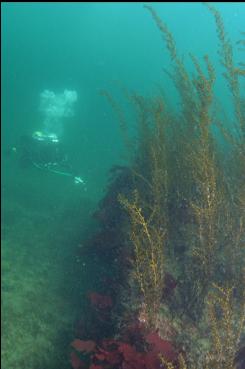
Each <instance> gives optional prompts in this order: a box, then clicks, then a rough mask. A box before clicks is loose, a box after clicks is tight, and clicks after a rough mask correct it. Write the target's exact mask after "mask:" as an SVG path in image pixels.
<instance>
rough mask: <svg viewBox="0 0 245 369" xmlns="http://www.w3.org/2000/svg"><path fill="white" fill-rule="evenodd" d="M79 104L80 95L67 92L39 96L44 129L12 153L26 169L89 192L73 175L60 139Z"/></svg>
mask: <svg viewBox="0 0 245 369" xmlns="http://www.w3.org/2000/svg"><path fill="white" fill-rule="evenodd" d="M76 101H77V92H76V91H72V90H66V89H65V90H64V91H63V92H62V93H55V92H53V91H50V90H44V91H43V92H42V93H41V94H40V107H39V110H40V111H41V112H42V114H43V117H44V119H43V122H42V125H43V129H42V130H41V131H36V132H34V133H33V134H32V135H31V136H28V135H26V136H23V137H21V139H20V142H19V144H18V145H17V146H16V147H12V149H11V150H10V151H11V152H12V153H13V152H14V153H18V154H19V155H20V161H21V164H22V165H23V166H29V165H33V166H34V167H36V168H38V169H41V170H45V171H48V172H52V173H55V174H58V175H62V176H67V177H71V178H72V179H73V180H74V183H75V184H81V185H83V186H84V189H85V190H86V186H85V182H84V180H83V179H82V178H81V177H80V176H77V175H75V174H74V173H73V171H72V168H71V165H70V163H69V160H68V155H67V154H66V152H65V150H64V147H63V145H62V143H61V139H60V138H61V137H62V135H63V131H64V127H63V126H64V121H65V120H66V119H67V118H69V117H72V116H73V115H74V109H73V105H74V103H75V102H76Z"/></svg>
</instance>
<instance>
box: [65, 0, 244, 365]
mask: <svg viewBox="0 0 245 369" xmlns="http://www.w3.org/2000/svg"><path fill="white" fill-rule="evenodd" d="M204 5H205V6H206V8H207V10H208V11H209V12H210V15H211V16H213V19H214V22H215V25H216V30H217V36H218V40H219V50H218V53H219V56H220V62H221V65H222V67H223V69H224V73H223V76H220V75H219V74H218V72H217V70H215V68H214V66H213V64H212V61H211V60H210V58H209V56H208V55H205V56H204V58H203V60H201V61H199V60H198V59H197V58H196V57H195V56H194V55H190V59H191V61H192V64H193V71H194V72H193V73H190V72H189V71H188V69H187V68H186V66H185V64H184V62H183V60H182V57H181V56H180V55H179V54H178V49H177V46H176V43H175V40H174V37H173V35H172V33H171V32H170V30H169V29H168V26H167V25H166V24H165V23H164V21H163V20H162V19H160V17H159V16H158V14H157V13H156V11H155V10H154V9H153V8H152V7H151V6H148V5H147V6H145V8H146V10H147V11H148V12H149V13H150V15H151V16H152V18H153V20H154V22H155V24H156V26H157V27H158V29H159V31H160V34H161V36H162V38H163V41H164V43H165V45H166V50H167V52H168V53H169V56H170V59H171V66H172V70H170V71H167V74H168V77H170V78H171V80H172V82H173V83H174V86H175V88H176V90H177V92H178V95H179V100H180V104H179V105H178V108H176V109H173V106H172V105H171V106H170V105H169V103H168V99H169V98H170V97H169V96H167V94H166V93H162V91H160V93H159V95H158V96H156V97H154V98H152V97H151V98H148V97H143V96H141V95H137V94H132V95H130V94H128V95H127V99H128V103H129V104H130V105H131V107H132V108H133V109H134V111H135V114H134V117H135V122H136V131H137V138H135V137H134V138H132V137H130V134H129V132H128V130H127V119H126V117H125V115H124V112H123V110H122V109H121V108H120V104H118V103H117V102H116V101H115V99H114V98H113V97H112V96H111V95H110V93H109V92H107V91H106V92H103V95H104V96H106V98H107V100H108V101H109V102H110V104H111V105H112V108H113V109H114V111H115V113H116V114H117V116H118V119H119V123H120V126H121V129H122V135H123V138H124V140H125V145H126V148H127V152H128V153H129V160H128V162H127V165H125V167H119V168H116V169H115V170H114V176H113V177H112V180H111V184H110V186H109V189H108V192H107V195H106V197H105V199H104V200H103V201H102V202H101V204H100V208H99V210H98V211H97V213H96V217H97V219H99V222H100V225H101V227H100V230H99V232H98V233H97V234H96V235H95V237H94V238H93V239H92V240H91V242H90V244H89V247H87V249H86V252H87V253H91V256H92V255H95V254H98V253H99V254H100V255H101V257H102V258H103V260H104V262H105V265H107V267H104V268H102V269H101V270H100V272H99V273H98V275H97V276H96V277H97V280H98V291H94V292H92V294H91V295H90V308H91V310H92V311H93V310H96V314H97V320H95V319H91V320H90V321H89V320H88V321H87V322H86V323H85V322H84V323H83V324H84V325H86V329H85V330H84V329H81V326H80V328H79V329H78V330H77V332H76V337H77V338H76V339H75V340H74V341H73V343H72V347H73V350H72V354H71V364H72V367H73V368H76V369H79V368H90V369H103V368H107V369H121V368H122V369H129V368H130V369H158V368H160V367H162V368H165V369H177V368H179V369H238V368H239V369H241V368H244V367H245V361H244V360H245V359H244V357H245V355H244V352H245V332H244V319H245V294H244V282H245V279H244V278H245V270H244V261H245V257H244V256H245V255H244V253H245V249H244V246H245V244H244V239H245V238H244V236H245V229H244V227H245V211H244V209H245V178H244V176H245V141H244V135H245V100H244V95H242V93H244V91H242V89H241V86H242V84H241V82H242V78H244V64H243V63H241V64H240V65H238V66H237V65H236V64H235V62H234V57H233V46H232V43H231V41H230V40H229V38H228V36H227V34H226V32H225V28H224V24H223V20H222V17H221V15H220V13H219V12H218V11H217V10H216V8H215V7H214V6H213V5H211V4H206V3H205V4H204ZM237 45H238V46H239V47H242V46H244V41H243V40H239V41H238V43H237ZM223 77H224V78H225V81H226V85H227V93H228V94H229V100H230V104H231V106H232V107H233V108H232V109H233V114H232V119H231V121H227V119H226V117H225V113H224V111H222V109H220V107H218V103H217V99H216V96H215V93H214V86H215V82H216V79H218V78H223ZM165 96H167V97H168V99H166V98H165ZM92 253H93V254H92ZM103 255H104V256H103ZM105 255H106V256H105ZM93 257H94V258H95V257H96V256H93ZM105 259H106V260H105ZM108 278H109V279H108ZM108 280H109V281H110V282H109V283H108ZM91 304H92V305H91ZM94 316H95V315H93V317H94ZM99 319H101V320H102V321H104V322H105V320H106V321H107V322H108V321H109V322H110V329H109V330H108V329H107V328H106V326H105V325H104V326H103V325H102V326H101V325H100V327H104V328H105V329H104V330H103V332H102V331H101V332H100V334H99V333H98V332H97V331H96V335H93V332H94V331H95V330H94V328H93V327H94V326H95V325H97V324H98V320H99Z"/></svg>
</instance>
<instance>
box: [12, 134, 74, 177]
mask: <svg viewBox="0 0 245 369" xmlns="http://www.w3.org/2000/svg"><path fill="white" fill-rule="evenodd" d="M18 146H19V147H18V148H17V150H18V151H19V152H20V153H19V154H20V162H21V165H22V166H24V167H28V166H30V165H34V166H36V167H38V168H41V169H49V170H52V169H55V168H56V169H60V170H68V171H71V166H70V164H69V163H68V157H67V154H66V153H65V151H64V148H63V145H62V144H61V143H60V142H59V141H57V142H53V141H51V140H47V139H46V140H38V139H36V138H34V137H32V136H27V135H26V136H22V137H21V139H20V143H19V145H18Z"/></svg>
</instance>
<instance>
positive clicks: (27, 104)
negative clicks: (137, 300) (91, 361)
mask: <svg viewBox="0 0 245 369" xmlns="http://www.w3.org/2000/svg"><path fill="white" fill-rule="evenodd" d="M211 4H212V5H214V6H215V7H216V9H217V10H218V11H219V12H220V14H221V16H222V19H223V22H224V25H225V31H226V33H227V35H228V37H229V39H230V42H231V44H232V46H233V47H234V48H233V58H234V64H235V65H240V64H239V63H242V65H243V66H244V61H245V55H244V43H243V44H242V45H241V42H240V43H239V40H241V39H242V38H244V36H242V35H244V31H245V27H244V24H245V5H244V3H243V2H241V3H239V2H233V3H229V2H228V3H225V2H221V3H211ZM144 5H150V6H151V7H152V8H153V9H154V10H155V11H156V13H157V15H158V16H159V18H161V19H162V20H164V22H165V23H166V24H167V26H168V29H169V30H170V31H171V33H172V35H173V37H174V39H175V42H176V47H177V50H178V55H179V56H180V58H181V60H183V61H184V63H185V66H186V68H187V71H188V73H189V75H190V76H193V75H194V73H195V72H196V70H195V67H194V66H193V63H192V61H191V58H190V53H191V54H193V55H195V57H196V58H197V59H198V60H201V59H202V58H203V56H204V55H207V54H208V56H209V60H210V61H211V63H212V65H213V68H214V70H215V73H216V75H217V76H221V77H217V78H216V81H215V84H214V93H215V96H216V98H217V101H216V104H217V110H218V112H219V113H218V115H219V114H221V113H220V111H221V110H222V114H223V115H224V116H225V117H226V120H225V124H226V128H227V129H229V130H230V131H231V132H234V135H236V131H235V128H234V127H233V120H234V115H235V113H236V111H235V110H236V109H235V108H234V107H233V104H232V101H231V97H230V96H231V93H230V91H229V89H227V81H226V79H225V78H222V75H223V73H224V71H225V69H224V66H223V65H222V63H221V62H220V59H221V56H220V55H219V53H218V50H219V45H220V42H219V38H218V36H217V32H216V24H215V20H214V17H213V16H212V15H211V14H210V11H209V10H208V9H207V7H206V6H204V5H203V4H202V3H188V2H184V3H168V2H166V3H154V2H151V3H150V2H149V3H143V2H133V3H127V2H125V3H124V2H118V3H117V2H112V3H107V2H102V3H96V2H84V3H79V2H78V3H76V2H58V3H54V2H50V3H48V2H37V3H34V2H29V3H27V2H18V3H17V2H16V3H15V2H3V3H2V4H1V10H2V12H1V20H2V26H1V31H2V33H1V40H2V45H1V51H2V54H1V55H2V58H1V71H2V79H1V92H2V94H1V96H2V108H1V121H2V182H1V193H2V195H1V198H2V200H3V201H2V208H1V211H2V223H1V229H2V235H1V238H2V325H3V329H2V366H3V369H16V368H19V369H44V368H45V369H58V368H59V369H63V368H64V369H69V368H71V367H72V368H77V369H80V368H82V366H79V365H78V364H77V366H76V364H75V361H76V359H75V358H74V356H73V357H72V359H71V360H70V356H69V355H70V346H69V345H70V342H71V341H72V340H73V339H74V325H75V323H74V322H75V321H76V319H77V316H78V315H79V314H80V311H81V310H82V309H83V306H85V305H86V302H84V301H83V300H82V298H83V296H85V295H86V293H87V291H88V289H89V288H90V287H89V286H90V282H91V281H90V279H92V277H91V275H93V268H94V269H96V266H94V265H92V261H91V260H92V259H91V260H90V261H89V260H85V259H84V260H82V259H81V256H79V257H78V256H77V255H78V253H77V249H81V248H82V247H83V245H84V243H86V240H87V239H88V238H89V237H90V236H91V235H93V234H94V232H95V231H96V230H97V228H98V227H100V226H98V220H95V219H94V217H93V213H94V211H95V209H97V208H98V206H99V204H101V200H102V199H103V198H104V197H105V194H106V193H107V190H108V181H109V178H111V169H112V168H115V166H117V168H125V167H126V166H129V165H130V162H129V159H128V157H129V156H130V154H129V152H128V151H127V150H128V147H127V145H125V142H124V139H123V138H124V133H125V132H122V130H121V128H122V126H123V124H122V121H121V122H120V117H122V116H121V115H120V114H121V110H120V109H122V110H123V111H124V113H125V116H126V119H127V126H128V131H129V134H130V135H131V136H132V137H133V139H132V142H133V143H134V144H135V147H136V146H137V145H136V143H135V142H136V141H137V138H136V136H137V123H136V121H135V120H134V118H135V115H134V113H133V114H132V106H130V104H127V97H128V96H129V95H131V94H134V93H137V94H138V95H140V96H147V97H149V98H152V99H153V98H154V96H155V95H159V93H160V94H161V93H162V90H163V91H164V97H166V102H167V104H169V106H170V107H171V109H172V110H173V111H174V113H176V115H179V112H180V111H181V109H182V105H181V104H182V102H181V98H180V96H179V94H178V91H177V89H176V86H175V85H174V83H173V81H172V79H171V78H170V76H169V74H171V73H172V69H171V68H172V63H173V60H172V59H171V57H170V56H169V52H168V50H167V48H166V45H165V43H164V42H163V39H162V35H161V32H159V27H157V26H156V24H155V22H154V20H153V19H152V16H151V14H150V13H149V11H148V10H147V9H146V8H145V7H144ZM242 46H243V48H242ZM203 65H204V64H202V66H203ZM166 71H168V72H169V74H168V72H167V73H166ZM240 92H241V96H242V98H243V99H244V95H245V82H244V74H243V75H242V76H241V83H240ZM108 95H109V99H108V98H106V97H108ZM110 96H112V97H113V101H116V103H117V104H118V106H120V108H119V110H118V108H117V106H116V107H115V105H114V106H113V102H112V99H110ZM108 100H109V101H108ZM129 100H130V98H129ZM125 101H126V102H125ZM131 102H132V101H131ZM222 114H221V115H222ZM243 114H244V111H243ZM223 115H222V116H223ZM118 116H119V119H118ZM219 117H220V116H219ZM215 129H216V128H214V131H215ZM219 135H220V138H219ZM217 137H218V140H219V139H220V140H221V141H222V138H221V133H220V132H219V133H217ZM117 170H118V169H117ZM140 210H141V209H140ZM101 217H102V218H103V217H104V218H103V219H105V215H104V214H102V215H101ZM120 221H121V218H120ZM116 222H117V218H116V220H115V223H116ZM97 257H98V256H97ZM88 259H89V258H88ZM99 259H100V258H99V257H98V259H96V260H97V261H98V260H99ZM115 259H116V258H115ZM89 263H91V265H90V264H89ZM88 265H89V266H88ZM86 268H87V269H86ZM106 268H108V265H107V267H105V268H104V269H106ZM91 271H92V274H89V273H90V272H91ZM107 302H108V300H107ZM96 334H97V332H96ZM80 338H82V337H80ZM85 339H93V338H92V337H88V336H86V337H85ZM77 360H78V359H77ZM87 365H88V364H87ZM100 365H102V364H100ZM118 365H119V364H118ZM120 365H121V364H120ZM84 367H85V366H84ZM87 367H88V368H89V366H87ZM91 367H92V366H91ZM119 367H120V366H118V367H117V368H119ZM94 368H95V366H94ZM97 368H103V367H102V366H98V367H97ZM108 368H111V367H109V366H108ZM120 368H121V367H120ZM132 368H133V367H132ZM135 368H138V367H135ZM140 368H144V369H148V368H146V367H145V366H142V367H140ZM169 368H170V367H169ZM169 368H168V369H169ZM183 368H184V367H183ZM154 369H155V368H154ZM212 369H220V368H218V367H217V368H212ZM227 369H231V367H229V368H228V367H227ZM241 369H242V367H241Z"/></svg>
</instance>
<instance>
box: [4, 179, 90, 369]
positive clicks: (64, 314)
mask: <svg viewBox="0 0 245 369" xmlns="http://www.w3.org/2000/svg"><path fill="white" fill-rule="evenodd" d="M37 183H39V182H36V185H35V184H33V182H32V184H31V185H30V183H29V184H28V183H26V182H24V181H19V182H18V183H14V184H12V185H10V186H8V183H7V184H4V185H3V197H4V203H3V207H2V317H1V319H2V368H3V369H16V368H18V369H63V368H64V369H67V368H70V365H69V354H68V353H69V342H70V341H71V340H72V338H73V337H72V335H73V324H74V319H75V316H76V315H77V314H79V312H78V306H79V304H80V302H79V294H80V292H82V291H81V289H86V286H85V285H83V281H81V280H77V279H78V276H79V265H78V266H77V265H76V260H75V255H74V254H75V253H74V250H75V248H76V247H77V243H78V240H80V239H81V237H82V235H83V234H84V233H85V232H86V230H87V227H88V222H89V217H90V210H91V206H90V205H91V204H89V202H88V201H86V200H84V199H80V200H79V201H77V199H76V197H77V193H74V192H73V194H72V197H71V195H67V191H65V192H64V191H62V190H60V191H59V192H58V191H57V192H56V193H55V196H53V195H52V197H50V196H46V198H45V196H44V197H43V198H42V196H41V193H42V192H40V191H43V186H41V185H40V184H38V185H37ZM28 186H29V187H28ZM49 189H52V183H49ZM63 190H65V189H63ZM43 193H44V192H43ZM45 193H47V191H45ZM50 193H52V191H50ZM30 194H31V195H30ZM64 194H65V195H64ZM69 196H70V197H69ZM61 199H62V200H61ZM74 199H75V201H73V200H74ZM81 295H82V293H81ZM76 300H77V301H76Z"/></svg>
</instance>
